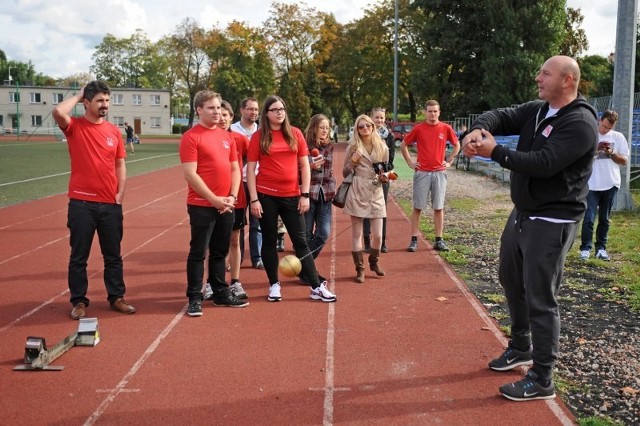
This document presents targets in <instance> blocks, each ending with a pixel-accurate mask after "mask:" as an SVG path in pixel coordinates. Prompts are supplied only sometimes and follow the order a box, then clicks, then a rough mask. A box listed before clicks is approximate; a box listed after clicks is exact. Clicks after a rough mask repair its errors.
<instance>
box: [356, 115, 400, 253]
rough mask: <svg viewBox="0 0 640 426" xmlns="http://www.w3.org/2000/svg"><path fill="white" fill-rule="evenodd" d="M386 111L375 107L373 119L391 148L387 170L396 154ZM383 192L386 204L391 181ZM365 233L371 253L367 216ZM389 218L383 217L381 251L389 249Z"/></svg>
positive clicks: (386, 183)
mask: <svg viewBox="0 0 640 426" xmlns="http://www.w3.org/2000/svg"><path fill="white" fill-rule="evenodd" d="M385 112H386V110H385V109H384V108H379V107H378V108H374V109H373V111H372V112H371V119H372V120H373V122H374V123H375V125H376V130H377V131H378V133H379V134H380V137H381V138H382V140H383V141H384V143H385V144H386V145H387V148H388V149H389V163H388V164H387V171H390V170H393V159H394V157H395V154H396V146H395V141H394V140H393V133H391V132H390V131H389V129H388V128H387V126H386V125H385V120H386V117H385ZM382 192H383V194H384V204H385V205H387V197H388V195H389V181H387V182H385V183H383V184H382ZM363 235H364V251H365V252H366V253H369V251H370V250H371V223H370V222H369V219H367V218H365V219H364V222H363ZM386 240H387V218H386V217H385V218H383V219H382V246H381V247H380V252H381V253H386V252H387V251H388V249H387V244H386Z"/></svg>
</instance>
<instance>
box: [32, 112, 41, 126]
mask: <svg viewBox="0 0 640 426" xmlns="http://www.w3.org/2000/svg"><path fill="white" fill-rule="evenodd" d="M38 126H42V116H41V115H32V116H31V127H38Z"/></svg>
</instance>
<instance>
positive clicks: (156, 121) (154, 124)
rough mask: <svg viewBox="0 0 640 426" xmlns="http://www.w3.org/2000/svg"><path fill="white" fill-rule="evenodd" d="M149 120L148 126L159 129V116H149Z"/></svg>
mask: <svg viewBox="0 0 640 426" xmlns="http://www.w3.org/2000/svg"><path fill="white" fill-rule="evenodd" d="M149 121H150V123H151V125H150V127H151V128H152V129H159V128H160V127H161V126H160V123H161V119H160V117H151V119H150V120H149Z"/></svg>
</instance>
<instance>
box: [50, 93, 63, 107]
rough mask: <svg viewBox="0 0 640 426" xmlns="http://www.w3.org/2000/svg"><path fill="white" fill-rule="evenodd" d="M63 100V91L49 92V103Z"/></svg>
mask: <svg viewBox="0 0 640 426" xmlns="http://www.w3.org/2000/svg"><path fill="white" fill-rule="evenodd" d="M63 100H64V94H63V93H52V94H51V103H52V104H54V105H57V104H59V103H60V102H62V101H63Z"/></svg>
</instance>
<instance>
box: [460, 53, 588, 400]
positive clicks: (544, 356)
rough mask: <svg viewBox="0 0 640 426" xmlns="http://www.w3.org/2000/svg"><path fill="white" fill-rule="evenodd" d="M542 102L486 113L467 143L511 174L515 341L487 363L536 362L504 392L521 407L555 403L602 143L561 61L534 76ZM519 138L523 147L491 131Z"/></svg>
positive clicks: (575, 78) (508, 244) (507, 258)
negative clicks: (571, 272)
mask: <svg viewBox="0 0 640 426" xmlns="http://www.w3.org/2000/svg"><path fill="white" fill-rule="evenodd" d="M535 81H536V84H537V85H538V96H539V98H540V100H536V101H531V102H527V103H525V104H522V105H520V106H518V107H516V108H508V109H504V110H494V111H489V112H487V113H484V114H482V115H481V116H480V117H478V119H477V120H476V121H475V122H474V123H473V124H472V125H471V131H470V132H469V134H468V135H467V136H466V137H465V138H464V139H463V140H462V146H463V149H464V153H465V155H467V156H469V157H472V156H475V155H480V156H482V157H490V158H491V159H492V160H493V161H495V162H497V163H499V164H500V165H501V166H502V167H504V168H507V169H509V170H511V200H512V201H513V204H514V208H513V211H512V212H511V215H510V216H509V219H508V220H507V223H506V225H505V228H504V231H503V233H502V237H501V240H500V242H501V245H500V266H499V279H500V284H501V285H502V287H503V288H504V291H505V296H506V298H507V303H508V306H509V314H510V318H511V340H510V342H509V346H508V347H507V348H506V350H505V351H504V353H503V354H502V355H501V356H499V357H498V358H496V359H494V360H492V361H491V362H489V368H491V369H492V370H495V371H508V370H511V369H513V368H515V367H517V366H519V365H530V364H533V365H532V367H531V369H530V370H529V371H528V373H527V375H526V376H525V377H524V378H523V379H522V380H519V381H517V382H513V383H508V384H506V385H503V386H501V387H500V393H501V394H502V395H503V396H504V397H506V398H508V399H511V400H514V401H527V400H532V399H551V398H554V397H555V386H554V384H553V377H552V375H553V367H554V365H555V362H556V360H557V358H558V338H559V334H560V312H559V309H558V300H557V294H558V289H559V288H560V283H561V281H562V273H563V270H564V262H565V259H566V256H567V253H568V251H569V249H570V248H571V245H572V244H573V241H574V239H575V236H576V230H577V228H578V223H579V222H580V220H581V219H582V217H583V216H584V212H585V208H586V197H587V194H588V192H589V189H588V187H587V182H588V180H589V176H590V175H591V165H592V162H593V156H594V154H595V152H596V146H597V142H598V124H597V119H596V112H595V110H594V109H593V108H592V107H591V106H590V105H589V104H588V103H587V102H586V101H585V99H584V98H583V97H582V95H580V94H579V93H578V83H579V82H580V68H579V67H578V64H577V63H576V62H575V61H574V60H573V59H572V58H570V57H567V56H554V57H552V58H550V59H548V60H547V61H546V62H545V63H544V64H543V65H542V67H541V68H540V72H539V73H538V75H537V76H536V78H535ZM518 134H519V135H520V139H519V140H518V146H517V149H516V150H515V151H514V150H511V149H508V148H506V147H504V146H501V145H497V144H496V141H495V139H494V137H493V135H518Z"/></svg>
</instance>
